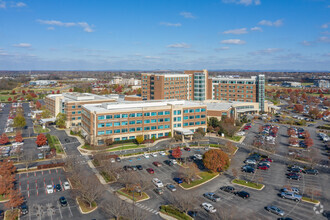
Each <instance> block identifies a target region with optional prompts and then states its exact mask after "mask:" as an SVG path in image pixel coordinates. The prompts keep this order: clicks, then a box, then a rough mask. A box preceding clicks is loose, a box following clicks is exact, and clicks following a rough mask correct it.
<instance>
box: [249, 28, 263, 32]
mask: <svg viewBox="0 0 330 220" xmlns="http://www.w3.org/2000/svg"><path fill="white" fill-rule="evenodd" d="M251 31H260V32H262V28H261V27H253V28H251Z"/></svg>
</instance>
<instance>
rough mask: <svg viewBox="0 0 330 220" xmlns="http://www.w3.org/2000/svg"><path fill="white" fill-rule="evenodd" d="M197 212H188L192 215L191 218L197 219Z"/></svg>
mask: <svg viewBox="0 0 330 220" xmlns="http://www.w3.org/2000/svg"><path fill="white" fill-rule="evenodd" d="M197 213H198V212H197V211H188V215H190V216H191V217H193V218H195V217H196V216H197Z"/></svg>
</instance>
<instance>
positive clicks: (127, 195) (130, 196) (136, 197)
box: [117, 188, 149, 202]
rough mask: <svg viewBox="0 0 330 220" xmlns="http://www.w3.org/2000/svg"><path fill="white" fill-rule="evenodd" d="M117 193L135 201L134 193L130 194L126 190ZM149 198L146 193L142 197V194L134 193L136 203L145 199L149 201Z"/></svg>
mask: <svg viewBox="0 0 330 220" xmlns="http://www.w3.org/2000/svg"><path fill="white" fill-rule="evenodd" d="M117 193H119V194H121V195H123V196H125V197H127V198H129V199H131V200H133V193H132V192H130V193H129V192H126V191H125V189H124V188H123V189H120V190H118V191H117ZM148 197H149V196H148V194H147V193H145V192H142V196H141V195H140V193H137V192H134V201H135V202H138V201H140V200H143V199H147V198H148Z"/></svg>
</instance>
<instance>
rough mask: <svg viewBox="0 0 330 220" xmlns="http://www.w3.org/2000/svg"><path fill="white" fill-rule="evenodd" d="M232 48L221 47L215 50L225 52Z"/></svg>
mask: <svg viewBox="0 0 330 220" xmlns="http://www.w3.org/2000/svg"><path fill="white" fill-rule="evenodd" d="M229 49H230V47H220V48H215V49H214V50H215V51H223V50H229Z"/></svg>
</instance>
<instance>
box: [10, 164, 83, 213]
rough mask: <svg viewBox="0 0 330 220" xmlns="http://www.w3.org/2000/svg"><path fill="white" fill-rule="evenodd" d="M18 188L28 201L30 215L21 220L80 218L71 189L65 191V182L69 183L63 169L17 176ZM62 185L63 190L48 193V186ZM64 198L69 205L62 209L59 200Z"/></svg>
mask: <svg viewBox="0 0 330 220" xmlns="http://www.w3.org/2000/svg"><path fill="white" fill-rule="evenodd" d="M16 178H17V185H18V186H17V188H18V189H19V190H20V192H21V193H22V196H24V198H25V199H26V201H27V205H28V207H29V213H28V214H27V215H25V216H22V217H21V219H40V218H41V219H53V218H54V219H69V218H72V219H75V218H77V217H78V216H80V215H81V214H80V212H79V210H78V207H77V204H76V202H75V201H74V200H73V199H72V198H71V195H70V189H69V190H65V189H64V187H63V184H64V182H66V181H67V179H66V176H65V173H64V171H63V169H60V168H58V169H49V170H43V171H35V172H29V173H21V174H18V175H17V176H16ZM57 184H60V185H61V188H62V190H61V191H56V190H54V192H53V193H47V190H46V186H47V185H52V186H53V187H54V186H55V185H57ZM61 196H64V197H65V198H66V199H67V201H68V205H67V206H66V207H61V205H60V203H59V198H60V197H61Z"/></svg>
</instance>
